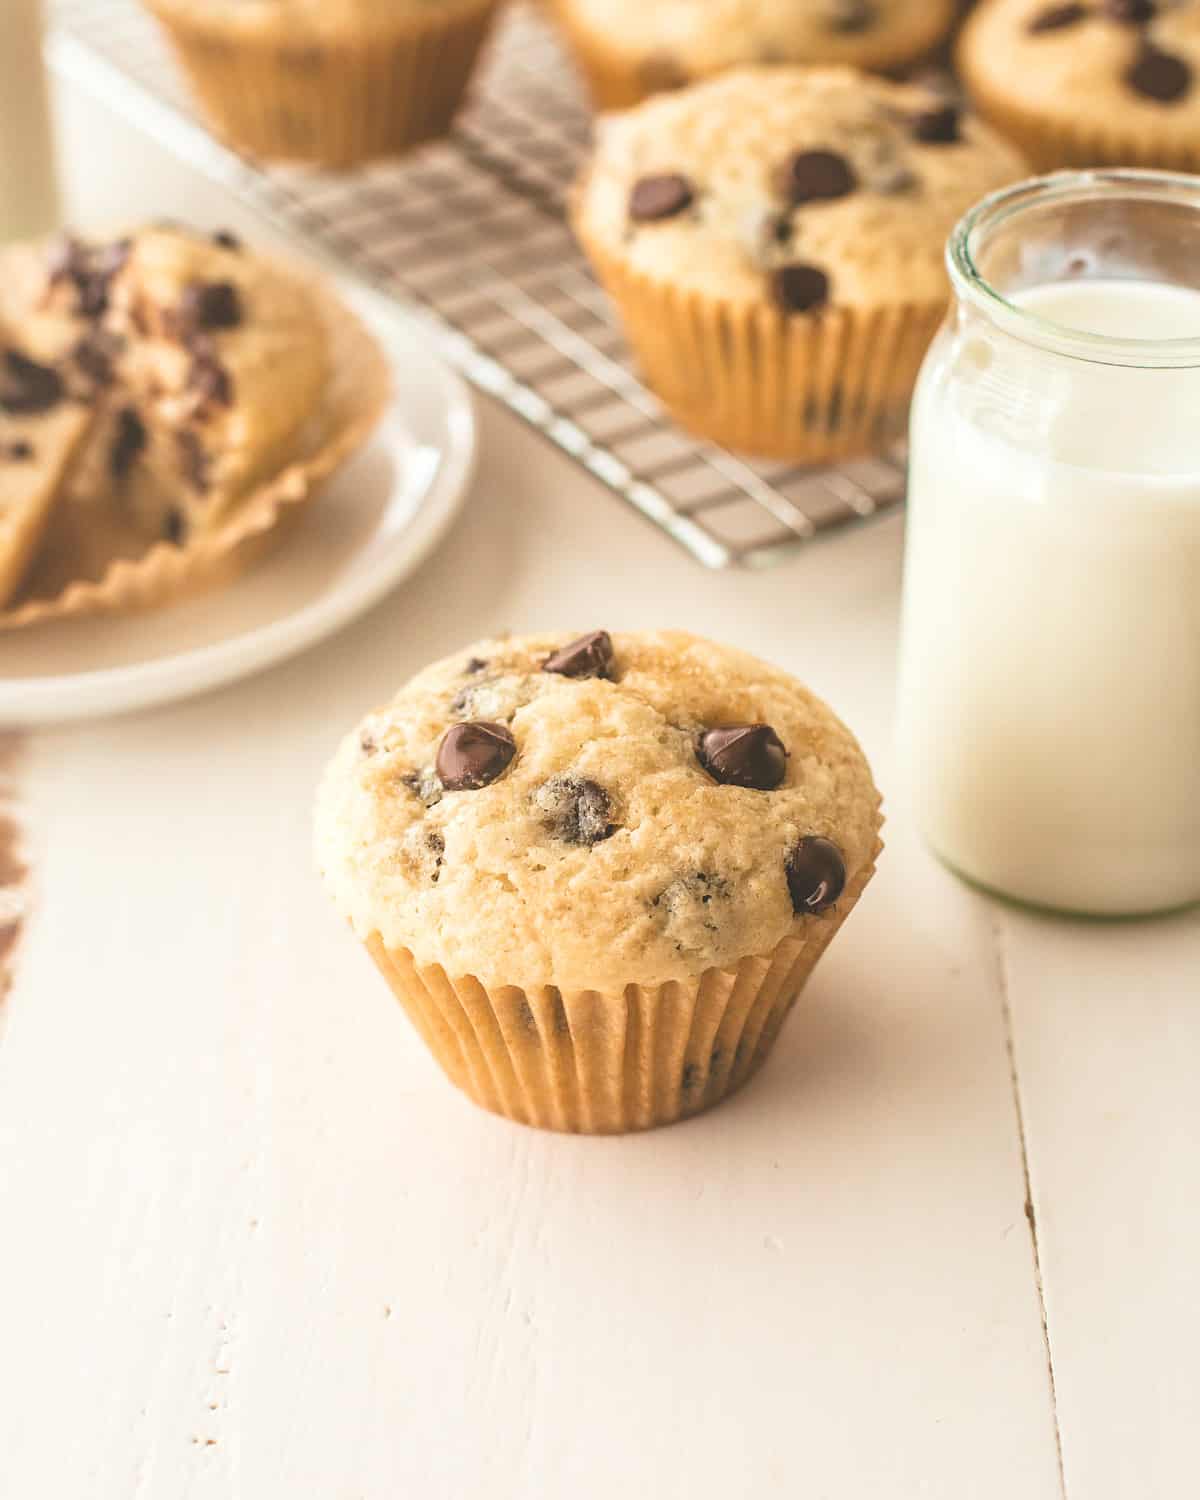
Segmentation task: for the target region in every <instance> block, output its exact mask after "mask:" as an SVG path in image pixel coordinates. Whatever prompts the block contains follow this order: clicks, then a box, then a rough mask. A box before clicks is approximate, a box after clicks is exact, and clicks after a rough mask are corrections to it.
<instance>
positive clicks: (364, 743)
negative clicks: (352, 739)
mask: <svg viewBox="0 0 1200 1500" xmlns="http://www.w3.org/2000/svg"><path fill="white" fill-rule="evenodd" d="M358 748H359V749H360V750H361V751H362V753H363V754H364V755H374V754H375V753H376V752H377V751H378V749H379V741H378V740H377V739H376V738H375V736H374V735H373V734H372V733H371V731H370V730H369V729H364V730H362V731H361V733H360V734H359V736H358Z"/></svg>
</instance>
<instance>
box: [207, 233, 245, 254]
mask: <svg viewBox="0 0 1200 1500" xmlns="http://www.w3.org/2000/svg"><path fill="white" fill-rule="evenodd" d="M213 244H214V245H220V247H221V249H222V250H240V249H241V248H242V242H241V240H239V239H238V237H237V235H236V234H234V233H233V232H232V231H231V230H229V229H218V230H217V232H216V234H214V235H213Z"/></svg>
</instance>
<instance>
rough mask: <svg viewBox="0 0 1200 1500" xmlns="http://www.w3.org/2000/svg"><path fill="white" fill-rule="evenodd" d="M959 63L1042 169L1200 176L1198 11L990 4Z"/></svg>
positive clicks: (1135, 3) (1055, 2) (1038, 2)
mask: <svg viewBox="0 0 1200 1500" xmlns="http://www.w3.org/2000/svg"><path fill="white" fill-rule="evenodd" d="M958 62H959V67H960V69H961V72H962V76H963V79H964V82H965V83H966V85H967V87H968V88H969V90H970V92H971V94H972V96H973V98H974V99H975V101H976V103H977V104H978V106H979V109H980V110H981V111H982V113H983V114H984V115H986V116H987V117H988V118H989V119H990V120H991V121H992V122H993V123H994V124H995V125H996V127H997V128H998V129H1000V130H1002V131H1003V132H1004V133H1005V134H1006V135H1007V136H1009V137H1010V138H1011V139H1012V140H1014V141H1016V142H1017V143H1018V145H1020V147H1021V148H1022V150H1023V151H1024V152H1025V154H1026V155H1027V156H1028V157H1029V158H1030V160H1031V161H1032V162H1034V163H1035V164H1036V165H1037V166H1038V167H1039V168H1041V169H1043V170H1050V169H1052V168H1054V167H1070V166H1079V167H1086V166H1136V167H1164V168H1171V169H1174V170H1176V171H1181V172H1195V171H1197V170H1198V169H1200V3H1197V0H1087V3H1082V0H1081V3H1078V4H1062V3H1060V0H983V3H982V4H981V5H980V6H979V8H978V10H976V11H975V13H974V14H973V16H972V17H971V18H970V20H969V21H968V23H967V26H966V29H965V31H964V32H963V35H962V37H961V39H960V42H959V47H958Z"/></svg>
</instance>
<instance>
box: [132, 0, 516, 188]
mask: <svg viewBox="0 0 1200 1500" xmlns="http://www.w3.org/2000/svg"><path fill="white" fill-rule="evenodd" d="M146 3H147V5H148V7H149V9H150V10H152V11H153V12H154V14H155V15H156V16H157V17H158V18H159V20H160V21H161V22H162V23H163V26H164V27H165V29H166V31H167V34H168V36H169V37H170V38H171V41H172V42H173V43H174V45H175V50H176V52H177V54H178V56H179V59H180V62H181V64H182V65H183V69H184V72H185V73H186V74H187V77H188V80H189V82H190V83H191V85H192V87H193V89H194V90H195V93H196V97H197V99H198V100H199V102H200V104H201V106H202V107H203V109H204V112H205V114H206V115H207V116H208V119H209V122H210V124H211V125H212V127H213V129H214V130H215V131H217V133H218V134H220V135H221V136H223V137H224V138H225V139H226V140H227V141H229V143H230V144H231V145H232V146H234V147H236V148H237V149H238V150H240V151H245V152H248V153H250V154H251V155H253V156H262V157H267V158H271V159H280V160H285V161H298V162H308V163H312V164H314V165H318V166H324V167H333V168H342V167H350V166H354V165H356V164H357V163H360V162H364V161H369V160H371V159H373V158H375V157H380V156H392V155H395V154H397V153H399V152H402V151H407V150H409V149H411V148H412V147H413V146H416V145H419V144H420V143H421V142H423V141H428V140H432V139H434V138H435V137H437V136H441V135H444V134H445V133H446V131H447V130H448V129H449V127H450V122H451V120H452V119H453V117H454V115H455V113H456V111H457V109H458V106H459V104H460V103H461V102H462V98H463V95H464V93H465V92H466V88H467V84H468V81H469V80H470V77H471V74H472V72H473V70H474V67H475V62H476V59H477V58H478V55H479V50H480V48H481V46H482V44H483V42H484V39H485V38H486V36H487V32H488V28H489V26H490V24H491V20H492V17H493V15H494V14H495V12H496V9H497V7H498V4H499V0H146Z"/></svg>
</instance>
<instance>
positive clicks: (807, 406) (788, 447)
mask: <svg viewBox="0 0 1200 1500" xmlns="http://www.w3.org/2000/svg"><path fill="white" fill-rule="evenodd" d="M575 229H576V233H577V234H579V236H580V238H581V240H582V241H583V244H584V248H585V250H586V251H587V254H588V258H589V259H590V261H591V263H592V265H593V267H594V268H595V270H596V273H597V275H598V276H599V278H600V281H601V283H602V284H603V286H604V288H605V290H606V291H607V292H608V294H609V296H610V297H611V298H612V300H613V302H614V303H615V305H616V309H617V312H618V314H619V316H620V319H621V322H622V324H623V326H624V329H625V333H626V337H627V338H628V340H629V342H630V344H631V346H632V347H633V351H634V354H635V355H636V356H637V361H638V365H639V366H640V369H641V372H642V374H643V375H644V377H645V379H646V382H647V384H648V385H649V386H650V387H651V389H652V390H653V391H654V392H655V394H656V395H657V396H658V397H659V399H660V400H661V401H662V403H663V405H664V406H666V407H667V409H668V411H669V412H670V413H671V415H672V416H673V417H674V418H675V420H676V421H677V422H678V423H679V424H680V425H681V426H682V427H686V428H687V429H688V430H689V431H690V432H694V433H696V434H697V435H698V436H700V437H704V438H708V439H709V440H710V441H712V442H716V443H721V444H722V445H724V446H726V447H729V448H736V449H740V450H742V451H743V452H747V453H753V454H757V455H759V456H761V457H763V458H782V459H791V460H796V461H800V462H804V463H832V462H836V461H838V460H840V459H844V458H852V457H856V456H859V455H862V454H867V453H871V452H874V451H878V450H879V449H880V448H885V447H887V446H888V445H889V444H891V443H893V442H895V441H896V440H897V439H899V438H901V437H903V435H904V432H905V429H906V426H907V422H908V408H909V402H910V399H911V397H912V391H913V386H914V385H915V383H916V379H917V375H918V374H919V372H920V369H921V362H922V360H923V359H924V357H925V352H926V350H927V349H928V347H929V344H930V342H931V340H932V339H933V336H934V334H935V333H936V332H937V330H938V328H939V326H940V324H941V321H942V319H943V317H944V316H945V313H946V303H945V301H944V300H940V299H939V300H937V301H931V302H924V303H906V302H902V301H901V302H896V303H894V304H891V303H881V304H880V305H879V306H876V307H870V306H863V307H854V308H850V307H838V306H836V305H835V306H831V307H825V308H822V309H821V310H820V311H819V312H816V313H810V314H802V315H792V316H789V315H788V314H786V313H783V312H781V311H778V310H777V309H775V308H773V307H770V306H767V305H765V304H752V303H747V302H739V301H732V300H729V301H725V300H722V299H720V298H719V297H715V296H711V295H708V294H706V293H704V292H701V291H696V290H693V289H689V288H685V287H676V286H673V285H670V284H668V283H666V282H664V281H663V280H661V279H660V278H656V277H651V276H647V275H644V274H639V273H638V272H637V271H635V270H633V269H632V268H631V267H630V266H629V265H628V264H627V263H626V262H625V261H624V260H622V259H621V258H620V257H618V256H615V255H612V254H611V253H610V252H609V251H608V250H607V248H606V247H605V246H604V245H602V244H600V243H599V242H598V241H597V240H596V239H595V238H594V237H593V236H590V235H589V234H588V233H587V229H586V225H585V224H584V223H583V222H582V221H581V220H579V219H578V217H577V219H576V224H575Z"/></svg>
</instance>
